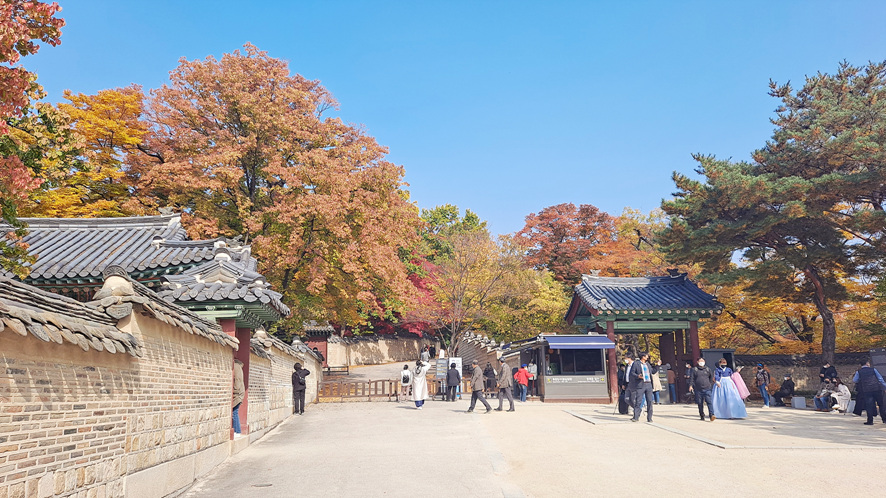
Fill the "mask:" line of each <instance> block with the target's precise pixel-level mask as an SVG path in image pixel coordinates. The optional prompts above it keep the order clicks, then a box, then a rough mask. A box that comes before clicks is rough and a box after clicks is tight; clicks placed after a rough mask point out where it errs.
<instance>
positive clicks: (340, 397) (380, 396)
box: [319, 379, 471, 403]
mask: <svg viewBox="0 0 886 498" xmlns="http://www.w3.org/2000/svg"><path fill="white" fill-rule="evenodd" d="M399 392H400V381H398V380H367V381H354V380H325V381H323V382H321V383H320V390H319V401H320V402H321V403H324V402H326V403H330V402H345V401H397V393H399ZM444 392H445V390H444V389H441V385H440V382H439V381H438V380H437V379H428V396H429V397H430V398H431V399H433V398H435V397H436V396H443V393H444ZM470 393H471V380H470V379H463V380H462V385H461V394H462V396H465V395H467V396H468V397H470Z"/></svg>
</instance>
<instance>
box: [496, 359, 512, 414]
mask: <svg viewBox="0 0 886 498" xmlns="http://www.w3.org/2000/svg"><path fill="white" fill-rule="evenodd" d="M498 362H499V363H500V366H501V370H499V371H498V379H496V383H497V384H498V408H496V409H495V411H497V412H500V411H502V407H503V406H504V399H505V398H507V399H508V402H509V403H510V405H511V408H510V409H509V410H508V411H509V412H512V411H514V395H513V393H511V390H512V389H513V387H514V377H513V376H512V375H511V367H510V366H509V365H508V364H507V363H505V359H504V358H499V359H498Z"/></svg>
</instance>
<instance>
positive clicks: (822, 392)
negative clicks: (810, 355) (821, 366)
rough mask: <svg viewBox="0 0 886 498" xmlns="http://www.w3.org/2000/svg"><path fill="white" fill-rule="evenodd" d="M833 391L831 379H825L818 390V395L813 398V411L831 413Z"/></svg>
mask: <svg viewBox="0 0 886 498" xmlns="http://www.w3.org/2000/svg"><path fill="white" fill-rule="evenodd" d="M832 391H833V386H832V385H831V379H825V380H824V381H823V382H822V383H821V386H820V387H819V388H818V394H816V395H815V398H813V399H812V400H813V401H814V402H815V411H817V412H829V411H831V392H832Z"/></svg>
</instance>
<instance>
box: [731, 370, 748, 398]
mask: <svg viewBox="0 0 886 498" xmlns="http://www.w3.org/2000/svg"><path fill="white" fill-rule="evenodd" d="M732 382H735V388H736V389H738V395H739V396H741V399H748V396H750V395H751V392H750V391H748V386H747V385H746V384H745V383H744V379H742V378H741V374H740V373H738V372H735V373H733V374H732Z"/></svg>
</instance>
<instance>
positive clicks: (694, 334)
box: [689, 320, 701, 362]
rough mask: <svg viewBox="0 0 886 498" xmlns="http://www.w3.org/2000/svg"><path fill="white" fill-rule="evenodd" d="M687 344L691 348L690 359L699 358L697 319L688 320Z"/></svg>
mask: <svg viewBox="0 0 886 498" xmlns="http://www.w3.org/2000/svg"><path fill="white" fill-rule="evenodd" d="M689 344H690V347H691V348H692V361H693V362H694V361H695V360H697V359H699V358H701V347H700V346H699V345H698V320H692V321H691V322H689Z"/></svg>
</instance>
